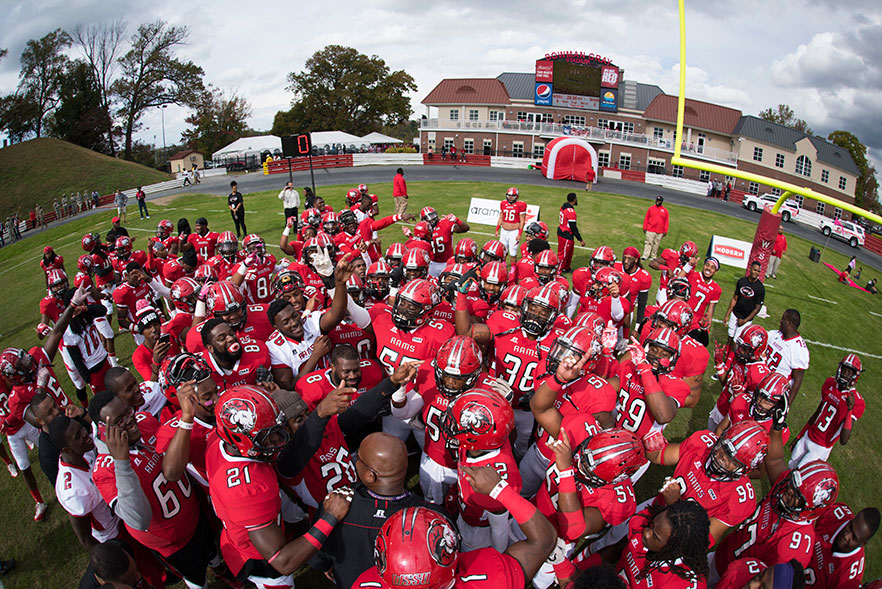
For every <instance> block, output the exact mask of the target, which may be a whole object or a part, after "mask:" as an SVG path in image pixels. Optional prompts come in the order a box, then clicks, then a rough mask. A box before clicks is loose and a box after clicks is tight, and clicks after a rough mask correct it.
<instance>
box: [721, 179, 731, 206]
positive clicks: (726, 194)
mask: <svg viewBox="0 0 882 589" xmlns="http://www.w3.org/2000/svg"><path fill="white" fill-rule="evenodd" d="M731 193H732V183H731V182H726V192H725V194H724V195H723V200H724V201H726V202H729V195H730V194H731Z"/></svg>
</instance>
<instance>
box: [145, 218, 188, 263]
mask: <svg viewBox="0 0 882 589" xmlns="http://www.w3.org/2000/svg"><path fill="white" fill-rule="evenodd" d="M174 230H175V226H174V224H173V223H172V222H171V221H170V220H168V219H163V220H162V221H160V222H159V223H157V224H156V237H151V238H150V241H151V242H153V243H155V242H160V243H162V245H164V246H165V249H166V250H167V251H168V253H169V255H177V254H178V252H179V251H180V246H181V238H180V237H178V236H177V235H172V233H173V232H174Z"/></svg>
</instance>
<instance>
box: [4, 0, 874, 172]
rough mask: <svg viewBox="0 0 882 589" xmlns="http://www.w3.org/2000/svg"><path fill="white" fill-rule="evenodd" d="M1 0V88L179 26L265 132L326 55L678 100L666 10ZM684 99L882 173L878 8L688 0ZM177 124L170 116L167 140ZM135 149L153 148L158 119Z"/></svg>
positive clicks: (424, 83) (586, 3)
mask: <svg viewBox="0 0 882 589" xmlns="http://www.w3.org/2000/svg"><path fill="white" fill-rule="evenodd" d="M196 6H197V7H194V8H188V7H187V5H186V3H183V4H182V3H180V2H170V1H167V0H152V1H150V2H144V1H143V0H138V1H134V0H118V1H116V2H107V1H106V0H104V1H97V0H28V1H27V2H25V1H21V0H0V46H2V47H5V48H7V49H9V57H7V59H6V60H4V62H2V63H0V92H8V91H10V90H11V89H12V88H13V87H14V86H15V84H16V81H17V74H18V68H19V63H18V56H19V55H20V53H21V50H22V49H23V47H24V44H25V42H26V41H27V40H28V39H31V38H39V37H41V36H43V35H45V34H46V33H48V32H49V31H51V30H53V29H55V28H57V27H62V28H65V29H68V30H72V29H73V28H74V27H75V26H76V25H77V24H90V23H94V22H100V21H103V20H112V19H116V18H124V19H125V20H126V21H127V23H128V25H129V29H130V30H131V31H134V30H135V29H136V27H137V25H138V24H139V23H142V22H145V21H148V20H153V19H157V18H161V19H165V20H167V21H168V22H169V23H171V24H173V25H176V26H178V25H185V26H187V27H189V29H190V33H191V34H190V39H189V44H188V45H187V46H186V47H183V48H181V50H180V51H179V55H180V56H181V57H183V58H186V59H191V60H193V61H194V62H195V63H196V64H198V65H200V66H202V67H203V68H204V70H205V79H206V81H207V82H210V83H212V84H214V85H216V86H218V87H220V88H222V89H224V90H226V91H228V92H229V91H236V92H238V93H239V94H241V95H243V96H245V97H246V98H247V99H248V100H249V101H250V103H251V106H252V109H253V113H254V114H253V117H252V119H251V120H250V124H251V126H252V127H253V128H256V129H268V128H269V127H270V126H271V125H272V119H273V115H274V114H275V113H276V111H278V110H280V109H287V108H288V107H289V103H290V100H291V95H290V94H289V93H288V92H286V91H285V85H286V81H285V79H286V75H287V74H288V73H289V72H291V71H299V70H301V69H302V68H303V66H304V62H305V61H306V59H307V58H308V57H309V56H310V55H311V54H312V53H313V52H315V51H317V50H319V49H321V48H322V47H324V46H325V45H328V44H331V43H337V44H344V45H348V46H352V47H355V48H356V49H358V50H359V51H361V52H362V53H367V54H376V55H379V56H380V57H382V58H383V59H384V60H385V61H386V63H387V64H388V65H389V66H390V67H391V68H392V69H404V70H406V71H407V72H409V73H410V74H411V75H412V76H413V77H414V78H415V79H416V82H417V84H418V87H419V90H418V91H417V92H416V93H414V95H413V96H412V106H413V110H414V113H415V115H417V116H419V115H421V114H423V113H424V112H425V107H423V106H422V105H421V104H420V101H421V100H422V99H423V97H425V96H426V94H427V93H428V92H429V91H431V90H432V88H433V87H434V86H435V84H437V82H438V81H439V80H440V79H442V78H445V77H491V76H496V75H498V74H499V73H501V72H505V71H515V72H529V71H532V68H533V63H534V61H535V60H536V59H537V58H538V57H540V56H542V55H543V54H544V53H545V52H548V51H557V50H581V51H585V52H586V53H587V52H593V53H599V54H601V55H604V56H606V57H609V58H611V59H612V60H613V61H614V63H616V64H617V65H619V66H620V67H623V68H624V69H625V78H626V79H633V80H637V81H640V82H647V83H655V84H658V85H660V86H661V87H662V89H663V90H664V91H665V92H668V93H672V94H675V93H676V92H677V85H676V84H677V75H678V67H679V66H678V61H679V60H678V41H677V39H678V23H677V5H676V2H673V1H671V0H668V1H667V2H650V1H648V0H615V1H613V0H549V1H547V2H525V1H522V0H514V1H508V2H501V1H499V0H481V1H476V2H470V3H469V2H448V1H443V0H442V1H436V2H431V3H425V2H414V1H412V0H355V1H353V0H338V1H337V2H334V3H331V4H325V3H323V2H311V3H305V2H276V3H272V2H270V3H266V2H259V3H255V4H250V3H247V2H244V3H243V2H242V1H241V0H237V1H235V2H234V1H230V0H216V1H214V2H210V3H198V4H197V5H196ZM686 17H687V63H688V68H687V88H688V90H687V95H688V96H689V97H690V98H696V99H700V100H708V101H712V102H716V103H719V104H725V105H727V106H732V107H735V108H739V109H741V110H742V111H743V112H744V113H747V114H757V113H758V112H759V111H760V110H762V109H763V108H766V107H768V106H773V105H777V104H778V103H782V102H783V103H788V104H790V105H791V106H792V107H793V108H794V109H795V111H796V113H797V115H798V116H800V117H801V118H804V119H806V120H807V121H808V122H809V124H810V126H811V127H812V128H813V129H814V130H815V132H816V133H819V134H823V135H825V136H826V134H827V133H828V132H830V131H832V130H834V129H847V130H850V131H852V132H854V133H855V134H857V135H858V137H859V138H860V139H861V140H862V141H863V142H864V143H865V144H867V145H868V146H870V147H871V156H872V157H873V159H874V160H875V161H876V162H882V2H880V1H879V0H837V1H834V0H771V1H770V0H763V1H758V0H700V1H698V0H687V5H686ZM186 116H187V112H186V111H185V110H184V109H180V108H169V109H168V110H167V111H166V116H165V132H166V139H167V142H168V143H172V142H174V141H177V140H178V139H179V137H180V132H181V131H182V130H183V129H184V128H185V124H184V118H185V117H186ZM144 127H145V128H144V129H143V130H142V131H141V136H140V138H141V139H142V140H144V141H146V142H153V137H154V135H155V136H156V138H157V139H156V141H157V142H158V143H159V144H161V143H162V125H161V122H160V116H159V114H158V112H154V113H151V114H150V115H148V116H147V117H146V118H145V120H144Z"/></svg>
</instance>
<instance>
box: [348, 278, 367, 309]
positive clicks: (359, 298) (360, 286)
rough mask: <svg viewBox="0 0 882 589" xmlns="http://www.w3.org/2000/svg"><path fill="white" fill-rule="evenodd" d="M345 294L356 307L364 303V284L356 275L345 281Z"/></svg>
mask: <svg viewBox="0 0 882 589" xmlns="http://www.w3.org/2000/svg"><path fill="white" fill-rule="evenodd" d="M346 292H347V293H349V296H350V297H352V300H353V301H355V303H356V304H357V305H361V304H362V302H364V282H363V281H362V280H361V278H359V277H358V274H352V275H351V276H350V277H349V279H348V280H347V281H346Z"/></svg>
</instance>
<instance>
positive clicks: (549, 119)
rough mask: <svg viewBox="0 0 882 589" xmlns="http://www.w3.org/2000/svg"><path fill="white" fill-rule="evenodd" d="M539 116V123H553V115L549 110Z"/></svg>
mask: <svg viewBox="0 0 882 589" xmlns="http://www.w3.org/2000/svg"><path fill="white" fill-rule="evenodd" d="M541 117H542V118H541V119H539V122H540V123H553V122H554V115H553V114H551V113H550V112H546V113H542V115H541Z"/></svg>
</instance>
